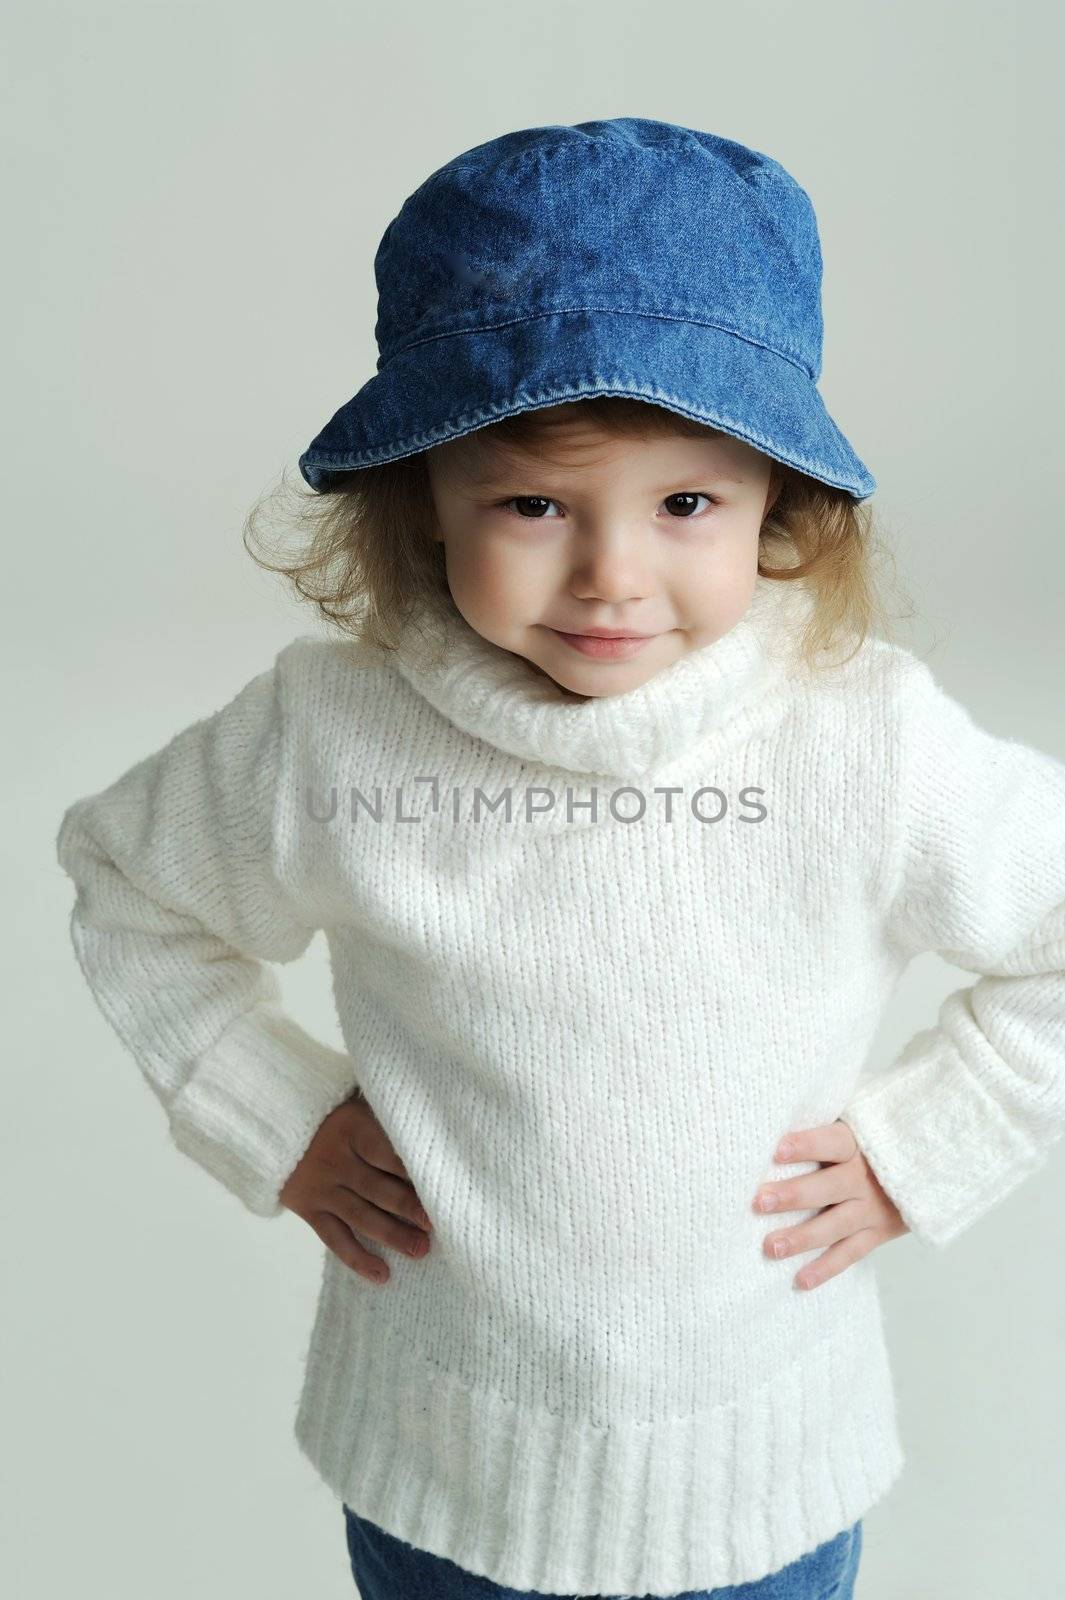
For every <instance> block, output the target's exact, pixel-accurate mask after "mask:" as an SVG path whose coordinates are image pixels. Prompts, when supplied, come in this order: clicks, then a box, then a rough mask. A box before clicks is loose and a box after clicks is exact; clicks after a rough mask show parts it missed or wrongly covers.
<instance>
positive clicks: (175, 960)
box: [56, 652, 355, 1217]
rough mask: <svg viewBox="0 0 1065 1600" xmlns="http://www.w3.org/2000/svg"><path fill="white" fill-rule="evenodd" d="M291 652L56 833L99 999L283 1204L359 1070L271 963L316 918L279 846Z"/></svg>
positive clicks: (145, 1060)
mask: <svg viewBox="0 0 1065 1600" xmlns="http://www.w3.org/2000/svg"><path fill="white" fill-rule="evenodd" d="M283 653H284V652H282V655H283ZM280 660H281V658H280V657H279V658H278V662H277V663H275V665H274V666H273V667H271V668H270V669H268V670H267V671H266V672H263V673H261V674H260V675H259V676H258V677H256V678H254V679H252V681H251V682H250V683H248V684H247V685H245V687H244V688H243V689H242V690H241V691H240V692H239V693H238V694H237V695H236V696H235V698H234V699H232V700H231V701H230V702H229V704H228V705H226V706H224V707H223V708H222V709H221V710H220V711H218V712H216V713H215V714H214V715H213V716H210V717H207V718H205V719H204V720H202V721H200V722H196V723H194V724H192V725H191V726H190V727H187V728H185V729H184V730H183V731H182V732H180V733H178V734H177V735H175V737H174V738H173V739H171V740H170V742H169V743H168V744H167V745H165V746H164V748H162V749H161V750H158V751H157V752H156V753H155V754H154V755H151V756H148V757H147V758H146V759H144V760H142V761H140V762H138V763H137V764H136V765H135V766H133V767H132V768H130V769H129V771H127V772H126V773H124V774H123V776H121V777H120V778H118V779H117V780H116V781H115V782H114V783H112V784H111V785H110V787H109V788H107V789H104V790H103V791H102V792H101V793H99V794H94V795H89V796H87V797H86V798H85V799H82V800H78V801H76V802H75V803H74V804H73V805H71V806H70V807H69V808H68V810H67V811H66V813H65V814H64V816H63V819H62V823H61V826H60V829H59V833H58V836H57V840H56V852H57V857H58V860H59V864H60V866H61V867H62V868H63V870H64V871H65V872H66V873H67V874H68V875H69V877H70V878H71V879H72V880H73V882H74V885H75V888H76V890H77V894H76V899H75V903H74V907H73V910H72V912H71V917H70V936H71V940H72V942H73V945H74V950H75V953H76V955H77V959H78V962H79V965H80V967H81V970H82V973H83V974H84V977H85V979H86V981H87V983H88V984H89V987H90V989H91V990H92V993H93V997H94V999H95V1000H96V1002H97V1005H98V1006H99V1008H100V1010H101V1012H102V1013H103V1015H104V1017H105V1018H106V1020H107V1021H108V1022H109V1023H110V1025H111V1026H112V1028H113V1029H114V1030H115V1032H116V1033H117V1034H118V1036H119V1038H120V1039H121V1041H122V1043H123V1044H124V1045H125V1046H126V1048H127V1049H128V1050H129V1051H130V1052H131V1054H132V1055H133V1057H134V1059H135V1060H136V1062H137V1065H138V1067H139V1068H140V1070H141V1071H142V1073H143V1074H144V1076H145V1077H146V1079H147V1081H148V1083H149V1085H150V1087H151V1088H152V1090H153V1092H154V1093H155V1094H156V1096H157V1097H158V1099H159V1100H160V1102H161V1103H162V1105H163V1107H164V1109H165V1111H166V1114H167V1118H168V1123H169V1128H170V1132H171V1134H172V1137H173V1139H174V1142H175V1143H176V1145H177V1146H178V1148H179V1149H180V1150H182V1151H183V1152H184V1153H185V1154H186V1155H188V1156H190V1157H191V1158H192V1159H194V1160H195V1161H197V1162H198V1163H199V1164H200V1165H201V1166H202V1167H203V1168H205V1170H206V1171H208V1172H209V1173H211V1174H212V1175H213V1176H214V1177H215V1178H217V1179H218V1180H219V1181H220V1182H221V1183H222V1184H224V1185H225V1187H226V1188H227V1189H229V1190H230V1191H231V1192H232V1193H233V1194H235V1195H236V1196H237V1198H238V1199H239V1200H241V1201H242V1203H243V1204H244V1205H245V1206H246V1207H247V1209H248V1210H249V1211H251V1212H253V1213H255V1214H257V1215H260V1216H265V1217H275V1216H279V1215H280V1214H281V1211H282V1209H283V1208H282V1206H281V1205H280V1203H279V1201H278V1198H277V1197H278V1194H279V1191H280V1190H281V1188H282V1187H283V1186H284V1183H285V1180H286V1178H287V1177H288V1175H289V1173H290V1172H291V1171H292V1169H293V1168H294V1167H295V1165H296V1164H297V1162H298V1161H299V1160H300V1158H301V1156H302V1155H303V1152H304V1151H305V1150H306V1148H307V1145H308V1144H309V1143H310V1140H311V1138H312V1136H313V1134H314V1132H315V1130H316V1129H317V1128H318V1127H319V1126H320V1124H321V1122H322V1121H323V1120H324V1118H325V1117H326V1116H327V1115H328V1114H329V1112H330V1111H332V1110H333V1109H334V1108H335V1107H336V1106H337V1105H339V1104H340V1103H341V1101H343V1100H345V1099H346V1098H347V1097H348V1096H349V1095H350V1094H351V1092H352V1090H353V1089H354V1087H355V1079H354V1072H353V1069H352V1065H351V1060H350V1058H349V1056H348V1055H347V1054H346V1053H343V1052H340V1051H336V1050H333V1049H331V1048H329V1047H328V1046H326V1045H324V1044H321V1043H319V1042H318V1041H317V1040H315V1039H313V1038H312V1037H311V1036H310V1035H309V1034H307V1033H306V1032H305V1031H304V1030H303V1029H302V1028H301V1027H299V1025H298V1024H297V1023H296V1022H295V1020H294V1019H293V1018H291V1017H289V1016H288V1015H286V1013H285V1012H284V1010H283V1009H281V1007H280V1005H279V1001H280V985H279V983H278V980H277V977H276V975H275V974H274V973H273V972H271V971H270V970H269V968H268V967H266V966H264V964H263V963H264V962H265V961H279V962H280V961H293V960H295V958H296V957H297V956H299V955H301V954H302V953H303V952H304V951H305V950H306V948H307V946H308V944H309V943H310V941H311V938H312V937H313V935H314V932H315V928H314V927H313V926H312V925H311V924H309V923H307V922H305V921H304V920H302V919H301V918H300V917H299V916H298V915H297V913H296V910H295V908H294V907H293V905H292V904H291V903H290V901H289V899H288V898H287V897H286V892H285V890H284V888H283V885H282V883H281V881H280V878H279V874H278V870H277V863H276V844H277V834H276V832H275V828H274V818H275V811H276V807H277V801H278V795H279V793H280V792H281V789H282V787H283V784H284V778H285V769H284V765H283V760H282V752H283V748H284V726H283V719H282V700H281V690H282V682H281V677H282V669H281V666H280Z"/></svg>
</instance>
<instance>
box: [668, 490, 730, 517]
mask: <svg viewBox="0 0 1065 1600" xmlns="http://www.w3.org/2000/svg"><path fill="white" fill-rule="evenodd" d="M671 500H677V501H681V502H684V501H688V502H691V501H692V500H708V501H709V502H710V504H711V505H712V506H716V505H717V504H718V502H717V500H715V499H714V497H713V495H711V494H703V492H702V490H700V489H692V490H684V491H682V492H681V493H679V494H670V495H667V496H666V498H665V499H664V500H663V502H662V504H663V505H664V506H665V505H669V503H670V501H671ZM692 515H693V510H692V507H691V505H690V504H689V505H687V506H686V507H684V508H683V509H682V510H681V513H680V516H681V519H683V518H685V517H690V516H692Z"/></svg>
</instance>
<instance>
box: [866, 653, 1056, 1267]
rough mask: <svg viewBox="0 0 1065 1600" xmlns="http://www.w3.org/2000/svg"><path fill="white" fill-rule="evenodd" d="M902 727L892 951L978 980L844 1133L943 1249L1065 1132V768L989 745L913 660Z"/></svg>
mask: <svg viewBox="0 0 1065 1600" xmlns="http://www.w3.org/2000/svg"><path fill="white" fill-rule="evenodd" d="M899 709H900V713H901V717H900V737H901V746H900V753H901V785H900V797H901V810H902V821H901V823H900V831H899V840H900V851H899V859H898V869H897V870H898V876H897V880H896V881H897V892H896V893H895V895H894V900H893V904H892V908H891V913H890V927H889V934H890V936H891V937H892V938H893V939H896V940H898V941H899V943H900V945H901V946H902V948H903V950H904V951H905V953H906V955H907V956H909V957H912V956H914V955H916V954H918V953H920V952H921V951H927V950H934V951H936V952H938V953H939V954H940V955H942V956H943V957H944V958H945V959H946V960H947V961H949V962H951V963H953V964H954V965H956V966H958V967H962V968H965V969H967V970H968V971H970V972H975V973H977V974H978V977H977V981H976V982H975V983H973V984H970V985H968V986H966V987H964V988H960V989H957V990H955V991H954V992H953V993H951V994H949V995H948V996H947V998H946V999H945V1000H944V1001H943V1003H942V1005H941V1006H940V1009H939V1013H938V1018H937V1021H936V1024H935V1025H934V1026H933V1027H929V1028H926V1029H924V1030H923V1031H921V1032H919V1033H917V1034H916V1035H915V1036H914V1037H913V1038H912V1039H911V1040H910V1041H909V1043H908V1044H907V1045H906V1046H905V1048H904V1049H903V1050H902V1051H901V1052H900V1054H899V1056H898V1057H897V1059H896V1060H895V1061H894V1062H893V1063H892V1064H891V1065H890V1066H889V1067H888V1069H887V1070H886V1071H884V1072H875V1073H869V1074H866V1075H865V1076H864V1077H863V1078H861V1079H859V1081H858V1085H857V1087H856V1089H855V1091H854V1093H853V1095H852V1097H851V1099H850V1101H849V1102H848V1104H847V1106H846V1108H845V1109H844V1110H843V1111H842V1112H841V1114H840V1116H841V1120H842V1121H843V1122H845V1123H847V1125H848V1126H849V1127H850V1129H851V1131H852V1133H853V1134H854V1137H855V1139H856V1140H857V1142H858V1145H859V1147H860V1148H861V1150H862V1152H863V1154H864V1155H865V1158H866V1160H867V1161H868V1162H869V1165H870V1166H871V1167H872V1169H873V1171H874V1173H875V1174H876V1176H877V1178H878V1180H879V1181H880V1183H881V1184H882V1186H883V1188H884V1189H885V1191H886V1192H887V1194H888V1195H889V1196H890V1198H891V1199H892V1201H893V1202H894V1203H895V1205H896V1206H897V1207H898V1209H899V1212H900V1213H901V1215H902V1218H903V1221H904V1222H906V1223H907V1224H908V1226H909V1227H910V1229H911V1230H912V1231H913V1233H914V1234H915V1235H916V1236H917V1237H918V1238H919V1239H920V1240H921V1241H922V1243H924V1244H926V1245H933V1246H940V1247H941V1246H944V1245H947V1244H949V1243H950V1242H951V1241H952V1240H953V1239H954V1238H956V1237H957V1235H958V1234H960V1233H961V1232H962V1231H963V1230H964V1229H966V1228H967V1227H969V1225H970V1224H971V1223H973V1222H975V1221H976V1220H977V1219H978V1218H979V1217H980V1216H982V1215H983V1213H984V1212H986V1211H987V1210H989V1209H990V1208H991V1207H992V1206H994V1205H995V1204H996V1203H997V1202H998V1201H1000V1200H1001V1199H1003V1198H1004V1197H1005V1196H1006V1195H1008V1194H1009V1193H1010V1192H1011V1190H1013V1189H1014V1188H1016V1186H1017V1185H1018V1184H1019V1183H1020V1182H1021V1181H1022V1179H1024V1178H1025V1177H1026V1176H1027V1175H1028V1174H1030V1173H1032V1172H1034V1171H1036V1170H1037V1169H1038V1168H1040V1167H1041V1166H1043V1165H1044V1163H1045V1161H1046V1159H1047V1155H1048V1152H1049V1150H1050V1148H1051V1146H1052V1145H1053V1144H1054V1143H1055V1141H1056V1140H1057V1139H1059V1138H1060V1137H1061V1135H1062V1133H1063V1132H1065V765H1063V764H1062V763H1061V762H1060V761H1057V760H1056V759H1054V758H1053V757H1052V756H1050V755H1048V754H1045V753H1044V752H1042V751H1040V750H1036V749H1033V748H1030V747H1029V746H1026V745H1023V744H1020V743H1018V742H1016V741H1014V740H1011V739H1005V738H999V737H995V736H993V735H992V734H990V733H988V732H986V731H985V730H984V729H982V728H980V727H979V726H978V725H977V724H976V723H975V722H974V720H973V718H972V717H971V716H970V715H969V713H968V712H967V711H966V710H965V709H964V708H963V707H962V706H961V705H960V704H958V702H956V701H955V700H953V699H951V697H950V696H949V695H947V694H946V693H945V692H944V691H943V690H942V689H941V688H940V687H939V685H938V684H937V683H936V681H935V679H934V677H933V675H932V673H931V671H930V670H929V668H928V667H927V666H926V665H925V664H924V662H922V661H920V660H918V659H917V658H916V657H913V658H911V661H910V662H909V663H908V666H907V672H906V676H905V679H904V680H903V682H902V685H901V688H900V703H899Z"/></svg>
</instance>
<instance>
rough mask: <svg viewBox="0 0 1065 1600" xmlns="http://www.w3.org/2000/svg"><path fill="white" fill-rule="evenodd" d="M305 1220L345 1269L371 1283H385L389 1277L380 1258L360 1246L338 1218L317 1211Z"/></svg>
mask: <svg viewBox="0 0 1065 1600" xmlns="http://www.w3.org/2000/svg"><path fill="white" fill-rule="evenodd" d="M307 1220H308V1222H309V1223H310V1225H311V1227H312V1228H313V1229H314V1231H315V1233H316V1234H317V1235H318V1237H319V1239H321V1241H322V1243H323V1244H324V1245H326V1246H327V1248H328V1249H330V1250H332V1252H333V1254H334V1255H335V1256H336V1257H338V1259H339V1260H341V1261H342V1262H343V1263H344V1265H345V1266H346V1267H350V1268H351V1269H352V1271H353V1272H357V1273H358V1274H359V1276H360V1277H362V1278H367V1279H369V1281H370V1282H371V1283H387V1281H388V1279H389V1277H390V1273H389V1270H388V1266H387V1264H386V1263H385V1262H384V1261H382V1260H381V1257H380V1256H375V1255H372V1254H371V1252H370V1251H369V1250H367V1249H366V1247H365V1246H364V1245H362V1244H360V1243H359V1241H358V1239H356V1238H355V1235H354V1234H353V1233H352V1231H351V1229H350V1228H348V1227H346V1226H345V1224H344V1223H343V1222H342V1221H341V1219H340V1218H339V1217H337V1216H334V1215H333V1213H332V1212H331V1211H319V1212H315V1213H314V1215H313V1216H310V1217H308V1219H307Z"/></svg>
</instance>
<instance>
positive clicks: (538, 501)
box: [499, 494, 558, 522]
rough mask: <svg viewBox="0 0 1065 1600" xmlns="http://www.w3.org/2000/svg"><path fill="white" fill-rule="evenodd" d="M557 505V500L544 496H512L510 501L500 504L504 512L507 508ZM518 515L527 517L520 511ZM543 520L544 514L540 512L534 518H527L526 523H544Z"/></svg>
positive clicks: (533, 515) (536, 512)
mask: <svg viewBox="0 0 1065 1600" xmlns="http://www.w3.org/2000/svg"><path fill="white" fill-rule="evenodd" d="M557 503H558V502H557V501H555V500H548V499H546V498H545V496H544V495H542V494H515V495H511V497H510V499H509V500H501V501H500V502H499V504H500V506H501V507H502V508H503V509H504V510H505V509H506V508H507V506H517V505H526V506H553V505H557ZM517 515H518V516H519V517H525V513H524V512H523V511H519V512H518V513H517ZM543 520H544V518H543V516H542V514H541V513H540V512H539V511H534V512H533V514H532V516H530V517H525V521H526V522H536V521H541V522H542V521H543ZM552 520H553V519H552Z"/></svg>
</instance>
